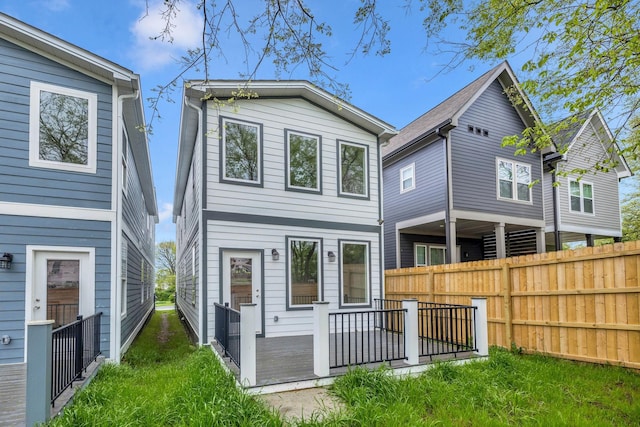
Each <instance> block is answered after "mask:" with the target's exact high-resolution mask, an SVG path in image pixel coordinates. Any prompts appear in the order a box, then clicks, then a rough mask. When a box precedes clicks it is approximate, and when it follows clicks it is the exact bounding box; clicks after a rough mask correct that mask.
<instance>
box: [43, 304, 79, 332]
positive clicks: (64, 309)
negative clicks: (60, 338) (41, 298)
mask: <svg viewBox="0 0 640 427" xmlns="http://www.w3.org/2000/svg"><path fill="white" fill-rule="evenodd" d="M77 317H78V304H47V319H53V320H54V324H53V327H54V328H59V327H60V326H64V325H66V324H68V323H71V322H75V321H76V318H77Z"/></svg>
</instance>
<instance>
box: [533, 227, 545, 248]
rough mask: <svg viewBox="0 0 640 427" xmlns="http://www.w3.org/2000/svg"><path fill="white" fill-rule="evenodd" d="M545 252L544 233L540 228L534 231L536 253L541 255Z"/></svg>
mask: <svg viewBox="0 0 640 427" xmlns="http://www.w3.org/2000/svg"><path fill="white" fill-rule="evenodd" d="M546 251H547V241H546V236H545V233H544V228H543V227H540V228H538V229H536V252H537V253H539V254H543V253H545V252H546Z"/></svg>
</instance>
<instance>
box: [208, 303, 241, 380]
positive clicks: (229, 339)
mask: <svg viewBox="0 0 640 427" xmlns="http://www.w3.org/2000/svg"><path fill="white" fill-rule="evenodd" d="M214 306H215V321H216V330H215V338H216V341H217V342H218V344H220V346H221V347H222V348H223V350H224V355H225V356H228V357H229V358H230V359H231V360H232V361H233V363H235V364H236V366H237V367H238V368H239V367H240V312H239V311H237V310H234V309H233V308H231V307H229V304H228V303H225V305H221V304H218V303H215V304H214Z"/></svg>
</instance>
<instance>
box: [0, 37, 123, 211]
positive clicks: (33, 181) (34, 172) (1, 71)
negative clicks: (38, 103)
mask: <svg viewBox="0 0 640 427" xmlns="http://www.w3.org/2000/svg"><path fill="white" fill-rule="evenodd" d="M0 57H1V58H2V61H0V149H2V154H3V155H2V156H0V168H2V179H3V183H4V184H5V185H3V186H2V188H0V201H5V202H19V203H36V204H44V205H60V206H73V207H86V208H97V209H110V208H111V166H112V165H111V163H112V161H111V150H112V143H111V131H112V126H111V123H112V114H111V110H112V105H111V104H112V102H111V101H112V98H111V97H112V95H111V92H112V88H111V86H110V85H107V84H105V83H102V82H99V81H97V80H95V79H93V78H90V77H88V76H86V75H84V74H81V73H79V72H77V71H74V70H72V69H70V68H67V67H65V66H63V65H60V64H58V63H56V62H53V61H51V60H49V59H46V58H44V57H42V56H39V55H37V54H35V53H33V52H30V51H28V50H26V49H23V48H21V47H18V46H16V45H14V44H12V43H9V42H7V41H5V40H3V39H0ZM31 81H40V82H46V83H50V84H54V85H58V86H63V87H69V88H74V89H79V90H82V91H86V92H91V93H96V94H97V95H98V123H97V126H98V137H97V144H98V146H97V171H96V173H95V174H93V173H78V172H69V171H59V170H54V169H46V168H35V167H30V166H29V104H30V84H31Z"/></svg>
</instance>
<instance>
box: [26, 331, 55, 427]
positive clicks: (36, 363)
mask: <svg viewBox="0 0 640 427" xmlns="http://www.w3.org/2000/svg"><path fill="white" fill-rule="evenodd" d="M52 327H53V320H36V321H32V322H29V323H27V349H28V350H27V390H26V392H27V408H26V412H27V418H26V425H27V426H28V427H31V426H34V425H36V424H40V423H44V422H47V421H49V418H51V417H50V411H51V357H52V351H53V349H52V342H51V330H52Z"/></svg>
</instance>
